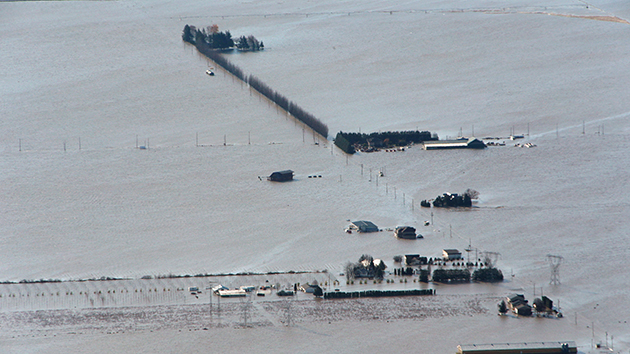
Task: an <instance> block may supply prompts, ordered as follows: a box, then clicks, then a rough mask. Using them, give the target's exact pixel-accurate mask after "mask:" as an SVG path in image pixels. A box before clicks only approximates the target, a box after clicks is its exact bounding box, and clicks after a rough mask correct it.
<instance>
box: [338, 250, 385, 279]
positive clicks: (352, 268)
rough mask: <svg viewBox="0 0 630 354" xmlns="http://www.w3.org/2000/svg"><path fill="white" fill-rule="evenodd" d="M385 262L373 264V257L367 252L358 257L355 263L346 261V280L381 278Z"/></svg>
mask: <svg viewBox="0 0 630 354" xmlns="http://www.w3.org/2000/svg"><path fill="white" fill-rule="evenodd" d="M386 268H387V266H386V265H385V262H383V261H380V263H378V264H374V258H373V257H372V256H370V255H368V254H364V255H362V256H361V257H360V258H359V261H358V262H357V263H351V262H348V263H346V267H345V269H346V280H348V281H350V280H351V279H354V278H375V279H379V280H382V279H383V277H384V276H385V269H386Z"/></svg>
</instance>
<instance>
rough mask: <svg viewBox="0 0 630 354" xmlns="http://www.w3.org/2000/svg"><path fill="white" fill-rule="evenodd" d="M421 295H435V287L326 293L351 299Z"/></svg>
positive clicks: (327, 296) (330, 295) (330, 296)
mask: <svg viewBox="0 0 630 354" xmlns="http://www.w3.org/2000/svg"><path fill="white" fill-rule="evenodd" d="M411 295H416V296H421V295H433V289H412V290H365V291H353V292H345V291H334V292H326V293H324V299H349V298H361V297H383V296H411Z"/></svg>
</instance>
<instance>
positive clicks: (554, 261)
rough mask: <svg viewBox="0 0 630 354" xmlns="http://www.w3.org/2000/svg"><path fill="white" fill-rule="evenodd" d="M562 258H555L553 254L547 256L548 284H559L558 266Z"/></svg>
mask: <svg viewBox="0 0 630 354" xmlns="http://www.w3.org/2000/svg"><path fill="white" fill-rule="evenodd" d="M563 259H564V257H562V256H556V255H553V254H548V255H547V260H548V261H549V267H550V268H551V280H549V284H553V285H558V284H560V264H561V263H562V260H563Z"/></svg>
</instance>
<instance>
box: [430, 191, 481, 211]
mask: <svg viewBox="0 0 630 354" xmlns="http://www.w3.org/2000/svg"><path fill="white" fill-rule="evenodd" d="M433 206H434V207H436V208H456V207H471V206H472V200H470V196H469V195H467V194H464V195H458V194H450V193H444V194H443V195H441V196H438V197H437V198H435V200H434V201H433Z"/></svg>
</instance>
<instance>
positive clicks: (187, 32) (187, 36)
mask: <svg viewBox="0 0 630 354" xmlns="http://www.w3.org/2000/svg"><path fill="white" fill-rule="evenodd" d="M193 28H194V27H193ZM182 39H183V40H184V42H188V43H192V44H194V42H195V41H194V37H193V29H191V27H190V26H188V25H186V26H184V31H183V33H182Z"/></svg>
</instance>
